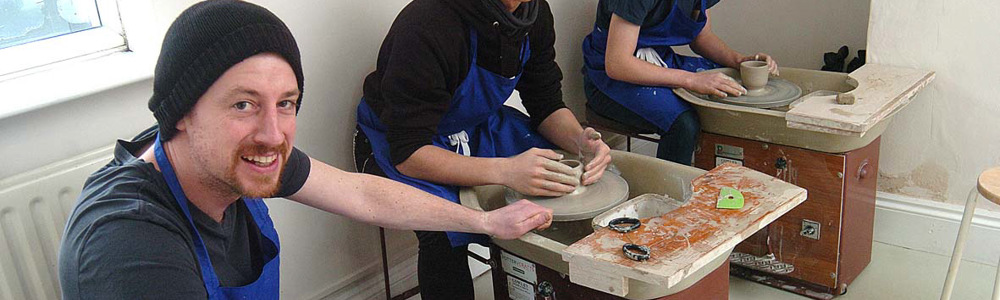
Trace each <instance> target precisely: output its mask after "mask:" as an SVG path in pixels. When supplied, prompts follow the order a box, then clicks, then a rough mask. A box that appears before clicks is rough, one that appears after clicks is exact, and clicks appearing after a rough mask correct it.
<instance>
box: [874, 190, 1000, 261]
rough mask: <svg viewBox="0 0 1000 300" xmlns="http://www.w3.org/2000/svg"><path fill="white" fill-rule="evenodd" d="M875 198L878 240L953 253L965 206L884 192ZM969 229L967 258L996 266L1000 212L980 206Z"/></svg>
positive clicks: (942, 253)
mask: <svg viewBox="0 0 1000 300" xmlns="http://www.w3.org/2000/svg"><path fill="white" fill-rule="evenodd" d="M875 198H876V200H875V232H874V240H875V241H877V242H881V243H886V244H889V245H895V246H899V247H904V248H909V249H914V250H919V251H924V252H928V253H934V254H939V255H944V256H951V252H952V250H953V249H954V247H955V239H956V238H957V237H958V225H959V223H960V222H961V221H962V210H963V209H964V206H962V205H955V204H947V203H941V202H936V201H930V200H925V199H920V198H915V197H910V196H904V195H899V194H893V193H884V192H878V194H877V195H876V197H875ZM963 201H965V199H963ZM979 201H987V200H985V199H982V198H980V199H979ZM969 232H970V234H971V235H970V236H969V239H968V244H966V248H965V253H963V255H962V258H963V260H966V261H973V262H977V263H982V264H987V265H991V266H996V265H997V261H998V259H1000V247H998V245H1000V213H998V212H993V211H988V210H986V209H977V210H976V214H975V217H973V219H972V227H971V228H970V231H969Z"/></svg>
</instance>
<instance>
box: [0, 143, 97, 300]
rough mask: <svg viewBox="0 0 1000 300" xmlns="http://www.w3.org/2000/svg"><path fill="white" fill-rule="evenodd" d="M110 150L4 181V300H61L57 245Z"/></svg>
mask: <svg viewBox="0 0 1000 300" xmlns="http://www.w3.org/2000/svg"><path fill="white" fill-rule="evenodd" d="M111 154H112V148H111V147H106V148H102V149H98V150H96V151H93V152H90V153H86V154H83V155H80V156H77V157H74V158H71V159H68V160H66V161H62V162H58V163H55V164H51V165H48V166H45V167H42V168H39V169H38V170H34V171H31V172H27V173H25V174H21V175H17V176H14V177H11V178H7V179H4V180H0V247H4V248H5V249H6V251H0V299H59V298H60V297H61V292H60V289H59V273H58V259H59V242H60V240H61V239H62V234H63V228H64V227H65V225H66V219H67V218H68V216H69V214H70V211H71V210H72V209H73V207H74V206H75V204H76V200H77V197H78V196H79V195H80V191H81V190H82V188H83V183H84V181H86V179H87V176H89V175H90V174H91V173H93V172H94V171H96V170H97V169H99V168H100V167H102V166H104V165H105V164H107V163H108V162H109V161H110V160H111Z"/></svg>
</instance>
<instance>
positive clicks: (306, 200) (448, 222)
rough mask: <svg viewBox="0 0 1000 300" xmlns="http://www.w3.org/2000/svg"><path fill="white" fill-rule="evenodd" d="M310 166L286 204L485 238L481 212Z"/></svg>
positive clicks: (364, 177) (393, 185)
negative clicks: (291, 202) (297, 203)
mask: <svg viewBox="0 0 1000 300" xmlns="http://www.w3.org/2000/svg"><path fill="white" fill-rule="evenodd" d="M312 166H313V168H312V171H311V172H310V175H309V178H308V179H307V180H306V183H305V185H303V187H302V189H300V190H299V192H298V193H296V194H295V195H292V196H291V197H289V199H291V200H294V201H297V202H300V203H302V204H305V205H308V206H312V207H315V208H318V209H321V210H323V211H327V212H330V213H335V214H339V215H343V216H346V217H348V218H351V219H354V220H357V221H361V222H365V223H370V224H374V225H378V226H382V227H387V228H396V229H409V230H438V231H462V232H473V233H487V231H486V228H485V227H484V219H483V218H485V213H483V212H478V211H474V210H472V209H469V208H466V207H463V206H461V205H458V204H455V203H451V202H449V201H447V200H445V199H442V198H439V197H436V196H434V195H431V194H429V193H426V192H424V191H421V190H418V189H416V188H413V187H410V186H407V185H405V184H402V183H399V182H395V181H392V180H389V179H386V178H382V177H378V176H372V175H367V174H360V173H348V172H344V171H341V170H339V169H336V168H334V167H332V166H329V165H327V164H324V163H322V162H319V161H316V160H313V161H312Z"/></svg>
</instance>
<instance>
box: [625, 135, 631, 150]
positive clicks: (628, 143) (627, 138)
mask: <svg viewBox="0 0 1000 300" xmlns="http://www.w3.org/2000/svg"><path fill="white" fill-rule="evenodd" d="M625 151H626V152H632V137H631V136H628V135H626V136H625Z"/></svg>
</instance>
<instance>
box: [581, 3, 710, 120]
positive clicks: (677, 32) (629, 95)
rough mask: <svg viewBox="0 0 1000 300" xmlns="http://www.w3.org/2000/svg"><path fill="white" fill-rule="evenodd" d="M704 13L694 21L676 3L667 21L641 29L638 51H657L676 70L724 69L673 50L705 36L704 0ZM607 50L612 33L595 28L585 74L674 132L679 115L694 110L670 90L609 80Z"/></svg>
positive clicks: (588, 42)
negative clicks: (702, 35) (673, 128)
mask: <svg viewBox="0 0 1000 300" xmlns="http://www.w3.org/2000/svg"><path fill="white" fill-rule="evenodd" d="M700 11H701V13H699V14H698V19H697V20H692V19H691V17H689V16H688V14H689V12H685V11H682V10H681V9H680V7H678V5H677V3H676V2H675V3H674V6H673V8H672V9H671V10H670V14H669V15H667V17H666V18H665V19H663V22H660V23H659V24H657V25H654V26H648V27H642V28H641V29H640V30H639V40H638V43H637V45H636V49H642V48H653V49H654V50H656V53H658V54H660V56H661V57H662V58H663V61H664V62H666V63H667V66H668V67H670V68H672V69H682V70H686V71H690V72H697V71H701V70H709V69H715V68H718V67H721V66H720V65H719V64H716V63H714V62H712V61H710V60H708V59H704V58H700V57H690V56H684V55H679V54H676V53H674V51H673V49H671V48H670V46H679V45H687V44H690V43H691V42H692V41H694V39H695V37H697V36H698V34H699V33H701V30H702V29H703V28H705V22H706V20H707V18H706V16H705V1H704V0H702V1H701V8H700ZM607 48H608V32H607V31H606V30H604V29H601V28H600V27H597V26H596V25H595V26H594V31H593V32H591V33H590V35H587V37H586V38H584V39H583V59H584V72H585V74H586V76H587V77H588V78H589V79H590V80H591V82H593V83H594V86H596V87H597V89H599V90H601V92H603V93H604V94H605V95H608V97H610V98H611V99H612V100H614V101H615V102H618V103H619V104H621V105H622V106H625V107H626V108H628V109H629V110H631V111H632V112H634V113H636V114H638V115H639V116H642V117H643V118H644V119H646V120H647V121H649V122H650V123H652V124H654V125H656V126H657V127H659V128H660V129H661V130H663V131H667V130H669V129H670V125H671V124H673V123H674V119H676V118H677V116H678V115H680V114H681V113H682V112H684V111H686V110H688V109H691V106H690V105H689V104H688V103H687V102H685V101H684V100H681V99H679V98H678V97H677V95H676V94H674V92H673V90H672V89H671V88H669V87H662V86H644V85H638V84H633V83H629V82H624V81H618V80H614V79H611V78H610V77H608V73H607V72H605V69H604V53H605V52H606V50H607Z"/></svg>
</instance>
